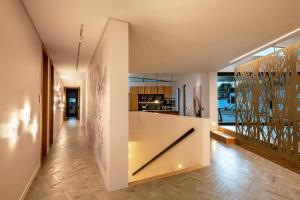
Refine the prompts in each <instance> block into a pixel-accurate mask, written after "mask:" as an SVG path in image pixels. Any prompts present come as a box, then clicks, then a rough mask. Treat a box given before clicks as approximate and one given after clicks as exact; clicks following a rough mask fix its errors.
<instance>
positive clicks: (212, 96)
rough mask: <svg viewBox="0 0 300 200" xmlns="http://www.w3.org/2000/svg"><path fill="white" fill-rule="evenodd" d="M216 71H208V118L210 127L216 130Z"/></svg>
mask: <svg viewBox="0 0 300 200" xmlns="http://www.w3.org/2000/svg"><path fill="white" fill-rule="evenodd" d="M217 75H218V73H217V72H209V73H208V77H209V118H210V129H211V130H218V86H217Z"/></svg>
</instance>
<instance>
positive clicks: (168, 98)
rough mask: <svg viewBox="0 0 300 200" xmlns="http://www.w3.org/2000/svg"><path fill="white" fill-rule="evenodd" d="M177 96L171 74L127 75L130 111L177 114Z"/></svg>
mask: <svg viewBox="0 0 300 200" xmlns="http://www.w3.org/2000/svg"><path fill="white" fill-rule="evenodd" d="M175 91H176V90H175ZM177 98H178V94H177V93H176V92H174V90H173V74H164V75H163V76H162V75H158V74H131V75H130V77H129V104H130V105H129V110H130V111H143V112H155V113H163V114H172V115H178V105H177V102H178V101H177Z"/></svg>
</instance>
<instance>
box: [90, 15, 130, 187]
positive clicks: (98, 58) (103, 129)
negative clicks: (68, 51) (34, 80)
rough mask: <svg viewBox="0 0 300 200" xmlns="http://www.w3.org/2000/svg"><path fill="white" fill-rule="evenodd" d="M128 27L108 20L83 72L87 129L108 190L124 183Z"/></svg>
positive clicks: (126, 148) (126, 177) (126, 153)
mask: <svg viewBox="0 0 300 200" xmlns="http://www.w3.org/2000/svg"><path fill="white" fill-rule="evenodd" d="M128 28H129V27H128V24H127V23H124V22H121V21H117V20H113V19H109V20H108V22H107V24H106V28H105V30H104V32H103V33H102V36H101V40H100V42H99V44H98V46H97V49H96V52H95V54H94V56H93V58H92V61H91V64H90V66H89V68H88V75H87V105H88V106H87V110H88V115H87V130H88V132H89V134H90V136H91V141H92V148H93V152H94V154H95V158H96V161H97V164H98V167H99V169H100V171H101V174H102V176H103V178H104V181H105V184H106V186H107V188H108V190H116V189H120V188H124V187H127V186H128V68H129V66H128V65H129V44H128V43H129V39H128V37H129V33H128Z"/></svg>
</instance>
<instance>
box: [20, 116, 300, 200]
mask: <svg viewBox="0 0 300 200" xmlns="http://www.w3.org/2000/svg"><path fill="white" fill-rule="evenodd" d="M211 150H212V151H211V153H212V164H211V166H210V167H207V168H203V169H199V170H196V171H194V172H190V173H187V174H182V175H178V176H173V177H169V178H165V179H161V180H158V181H153V182H150V183H146V184H141V185H138V186H133V187H130V188H128V189H124V190H119V191H115V192H108V191H107V190H106V188H105V185H104V182H103V180H102V178H101V176H100V174H99V171H98V169H97V166H96V163H95V161H94V158H93V155H92V152H91V150H90V149H89V140H88V135H87V133H86V132H85V129H84V127H82V126H80V125H79V123H78V122H77V121H76V120H72V121H68V122H65V123H64V125H63V127H62V129H61V132H60V134H59V135H58V136H57V138H56V141H55V143H54V145H53V147H52V148H51V150H50V152H49V156H48V157H47V158H46V161H45V163H44V165H43V167H42V168H41V170H40V171H39V173H38V175H37V177H36V179H35V181H34V182H33V184H32V186H31V189H30V191H29V192H28V194H27V197H26V198H25V199H26V200H50V199H51V200H53V199H59V200H67V199H68V200H69V199H86V200H93V199H101V200H102V199H114V200H115V199H120V200H123V199H140V200H146V199H172V200H173V199H189V200H190V199H243V200H245V199H299V198H300V176H299V175H298V174H296V173H294V172H291V171H289V170H287V169H285V168H283V167H281V166H279V165H277V164H274V163H272V162H270V161H268V160H266V159H264V158H261V157H259V156H257V155H255V154H253V153H251V152H248V151H246V150H244V149H242V148H240V147H237V146H226V145H224V144H221V143H219V142H216V141H215V140H212V143H211Z"/></svg>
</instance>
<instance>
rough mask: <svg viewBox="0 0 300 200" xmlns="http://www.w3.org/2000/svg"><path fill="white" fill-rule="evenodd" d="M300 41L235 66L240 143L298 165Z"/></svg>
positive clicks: (299, 156)
mask: <svg viewBox="0 0 300 200" xmlns="http://www.w3.org/2000/svg"><path fill="white" fill-rule="evenodd" d="M299 68H300V43H298V44H295V45H292V46H290V47H287V48H285V49H282V50H280V51H277V52H275V53H273V54H271V55H269V56H266V57H262V58H260V59H258V60H255V61H252V62H250V63H247V64H244V65H241V66H239V67H238V68H236V71H235V76H236V83H235V84H236V87H235V88H236V90H235V91H236V129H237V135H238V139H239V140H240V142H241V143H243V144H246V145H248V146H250V147H252V148H255V149H258V150H259V151H261V152H264V153H267V154H269V155H271V156H276V157H279V158H281V159H285V160H288V161H291V162H292V163H293V164H294V165H296V166H297V167H299V168H300V152H299V150H300V139H299V138H300V75H299Z"/></svg>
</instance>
